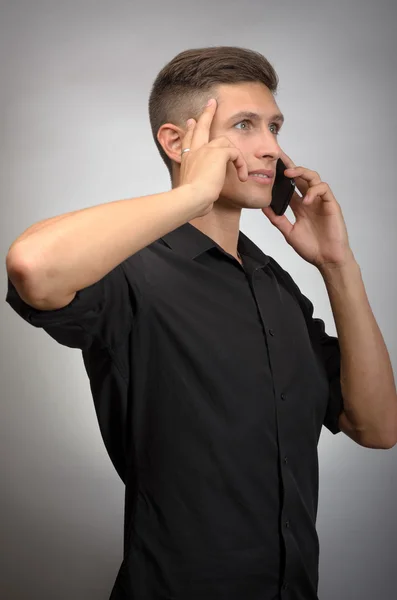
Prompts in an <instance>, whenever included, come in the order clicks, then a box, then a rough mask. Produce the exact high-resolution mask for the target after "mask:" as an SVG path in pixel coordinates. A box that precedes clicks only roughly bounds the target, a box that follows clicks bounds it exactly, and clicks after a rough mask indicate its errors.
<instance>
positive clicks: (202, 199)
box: [179, 99, 248, 217]
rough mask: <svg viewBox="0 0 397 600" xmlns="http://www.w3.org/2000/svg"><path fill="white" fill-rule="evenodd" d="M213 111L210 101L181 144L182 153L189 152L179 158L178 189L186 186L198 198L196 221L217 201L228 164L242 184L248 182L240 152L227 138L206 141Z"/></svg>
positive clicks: (191, 124) (213, 107)
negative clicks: (234, 168)
mask: <svg viewBox="0 0 397 600" xmlns="http://www.w3.org/2000/svg"><path fill="white" fill-rule="evenodd" d="M216 109H217V102H216V100H215V99H212V103H211V104H210V105H209V106H208V105H207V106H206V107H205V109H204V111H203V112H202V114H201V115H200V117H199V119H198V121H197V122H196V121H195V120H194V119H191V122H190V124H189V126H188V128H187V131H186V135H185V137H184V138H183V141H182V149H184V148H190V152H184V153H183V154H182V157H181V167H180V176H179V185H180V186H181V185H187V184H188V185H190V187H191V188H192V189H193V190H194V192H195V194H197V200H198V204H199V207H200V208H199V212H198V213H197V217H202V216H204V215H206V214H208V213H209V212H211V210H212V208H213V206H214V202H216V200H218V198H219V195H220V193H221V191H222V189H223V186H224V184H225V177H226V169H227V164H228V162H229V161H230V162H232V163H233V164H234V166H235V167H236V170H237V174H238V177H239V178H240V180H241V181H243V182H245V181H247V179H248V167H247V163H246V161H245V159H244V157H243V155H242V153H241V151H240V150H239V149H238V148H236V146H235V145H234V144H232V142H231V141H230V140H229V139H228V138H227V137H226V136H221V137H218V138H214V139H213V140H211V142H210V141H209V137H210V128H211V123H212V121H213V118H214V114H215V112H216Z"/></svg>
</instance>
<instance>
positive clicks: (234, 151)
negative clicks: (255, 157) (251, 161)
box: [227, 146, 248, 181]
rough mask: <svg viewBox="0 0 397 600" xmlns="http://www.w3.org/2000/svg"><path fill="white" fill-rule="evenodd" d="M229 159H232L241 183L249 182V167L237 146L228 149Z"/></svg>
mask: <svg viewBox="0 0 397 600" xmlns="http://www.w3.org/2000/svg"><path fill="white" fill-rule="evenodd" d="M227 151H228V154H229V157H230V158H231V160H232V162H233V164H234V166H235V167H236V170H237V175H238V177H239V179H240V180H241V181H247V179H248V165H247V163H246V161H245V159H244V157H243V155H242V153H241V151H240V150H239V149H238V148H236V147H235V146H231V147H230V148H228V149H227Z"/></svg>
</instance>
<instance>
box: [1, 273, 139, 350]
mask: <svg viewBox="0 0 397 600" xmlns="http://www.w3.org/2000/svg"><path fill="white" fill-rule="evenodd" d="M7 279H8V290H7V295H6V302H7V303H8V304H9V305H10V306H11V307H12V308H13V309H14V310H15V312H16V313H17V314H18V315H19V316H21V317H22V318H23V319H24V320H25V321H26V322H27V323H30V324H31V325H33V326H34V327H41V328H42V329H43V330H44V331H46V332H47V333H48V334H49V335H50V336H51V337H52V338H53V339H54V340H56V341H57V342H58V343H60V344H62V345H63V346H68V347H69V348H80V349H81V350H88V349H89V348H90V347H91V345H92V344H93V342H94V341H95V342H96V344H97V345H99V346H102V345H103V346H107V347H111V348H113V347H114V346H115V345H117V343H118V342H119V341H120V340H121V338H122V337H123V336H124V337H125V336H126V334H127V333H128V332H129V330H130V328H131V324H132V316H133V311H134V307H135V298H136V296H135V295H134V293H133V290H132V288H131V286H130V285H129V282H128V280H127V277H126V273H125V270H124V269H123V263H121V264H120V265H118V266H117V267H116V268H115V269H113V270H112V271H110V272H109V273H108V274H107V275H106V276H105V277H103V278H102V279H100V280H99V281H98V282H96V283H94V284H93V285H90V286H88V287H86V288H84V289H82V290H79V291H78V292H77V293H76V296H75V297H74V298H73V300H72V302H70V303H69V304H68V305H66V306H64V307H62V308H60V309H55V310H38V309H36V308H33V307H32V306H30V305H29V304H27V303H26V302H24V301H23V300H22V298H21V297H20V296H19V294H18V292H17V290H16V289H15V286H14V285H13V283H12V282H11V280H10V278H9V277H7Z"/></svg>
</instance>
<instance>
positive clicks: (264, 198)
mask: <svg viewBox="0 0 397 600" xmlns="http://www.w3.org/2000/svg"><path fill="white" fill-rule="evenodd" d="M272 189H273V186H266V188H265V187H263V188H262V189H258V185H256V184H254V185H250V186H249V187H248V186H247V187H246V184H244V183H242V182H240V181H238V182H237V183H236V184H235V185H228V186H225V187H224V189H223V190H222V194H221V196H222V199H224V202H225V203H227V204H229V205H230V204H232V205H233V206H235V207H236V208H251V209H255V208H256V209H258V208H266V207H267V206H270V204H271V202H272Z"/></svg>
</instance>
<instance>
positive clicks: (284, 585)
mask: <svg viewBox="0 0 397 600" xmlns="http://www.w3.org/2000/svg"><path fill="white" fill-rule="evenodd" d="M288 587H289V586H288V583H287V582H285V583H283V587H282V588H281V589H282V590H288Z"/></svg>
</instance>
